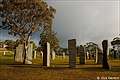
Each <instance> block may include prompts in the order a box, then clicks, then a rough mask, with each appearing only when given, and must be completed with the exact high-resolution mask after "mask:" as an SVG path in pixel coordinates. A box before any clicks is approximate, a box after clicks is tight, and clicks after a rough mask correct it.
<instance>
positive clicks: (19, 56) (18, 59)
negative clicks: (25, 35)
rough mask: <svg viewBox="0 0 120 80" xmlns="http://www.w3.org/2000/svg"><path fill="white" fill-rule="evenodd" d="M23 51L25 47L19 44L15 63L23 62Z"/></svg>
mask: <svg viewBox="0 0 120 80" xmlns="http://www.w3.org/2000/svg"><path fill="white" fill-rule="evenodd" d="M23 50H24V45H23V44H19V45H18V47H16V54H15V62H20V63H22V62H23Z"/></svg>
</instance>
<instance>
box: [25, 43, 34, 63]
mask: <svg viewBox="0 0 120 80" xmlns="http://www.w3.org/2000/svg"><path fill="white" fill-rule="evenodd" d="M32 55H33V44H32V43H28V49H27V53H26V61H25V63H26V64H32Z"/></svg>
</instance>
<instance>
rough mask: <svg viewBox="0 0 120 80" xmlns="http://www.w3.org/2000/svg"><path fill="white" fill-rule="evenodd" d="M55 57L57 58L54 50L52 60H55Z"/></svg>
mask: <svg viewBox="0 0 120 80" xmlns="http://www.w3.org/2000/svg"><path fill="white" fill-rule="evenodd" d="M54 59H55V51H54V50H52V60H54Z"/></svg>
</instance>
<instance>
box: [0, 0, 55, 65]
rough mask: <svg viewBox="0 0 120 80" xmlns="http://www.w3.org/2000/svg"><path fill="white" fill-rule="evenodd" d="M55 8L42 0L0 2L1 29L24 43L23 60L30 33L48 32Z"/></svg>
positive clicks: (4, 0) (5, 0)
mask: <svg viewBox="0 0 120 80" xmlns="http://www.w3.org/2000/svg"><path fill="white" fill-rule="evenodd" d="M55 11H56V10H55V9H54V8H53V7H51V6H48V5H47V3H46V2H45V1H44V0H3V1H1V3H0V16H1V17H2V24H3V26H0V27H1V28H3V29H8V30H9V34H11V35H14V36H17V37H19V39H20V40H19V42H21V43H22V44H24V61H23V63H25V59H26V48H27V45H28V41H29V39H30V36H32V33H34V32H36V31H38V30H44V31H46V32H48V34H50V32H51V31H50V29H51V25H52V19H53V18H54V14H55Z"/></svg>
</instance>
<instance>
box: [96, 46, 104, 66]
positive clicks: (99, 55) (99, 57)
mask: <svg viewBox="0 0 120 80" xmlns="http://www.w3.org/2000/svg"><path fill="white" fill-rule="evenodd" d="M102 60H103V56H102V51H101V49H99V48H96V64H102Z"/></svg>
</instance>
